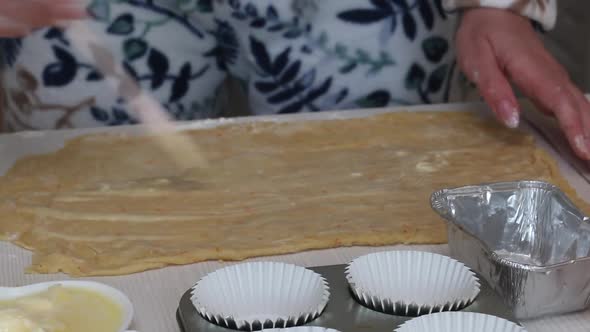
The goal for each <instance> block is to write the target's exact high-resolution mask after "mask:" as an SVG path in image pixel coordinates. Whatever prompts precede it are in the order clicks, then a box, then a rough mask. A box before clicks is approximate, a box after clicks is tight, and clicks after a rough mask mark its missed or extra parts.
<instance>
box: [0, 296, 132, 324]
mask: <svg viewBox="0 0 590 332" xmlns="http://www.w3.org/2000/svg"><path fill="white" fill-rule="evenodd" d="M122 323H123V310H122V308H121V307H120V306H119V305H118V304H117V303H115V302H113V301H111V300H110V299H109V298H107V297H105V296H103V295H101V294H99V293H96V292H93V291H89V290H85V289H81V288H74V287H67V288H66V287H61V286H55V287H52V288H50V289H49V290H47V291H45V292H42V293H39V294H35V295H31V296H26V297H22V298H18V299H15V300H10V301H0V332H81V331H84V332H117V331H118V330H119V329H120V328H121V324H122Z"/></svg>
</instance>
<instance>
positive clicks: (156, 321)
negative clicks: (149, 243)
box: [0, 104, 590, 332]
mask: <svg viewBox="0 0 590 332" xmlns="http://www.w3.org/2000/svg"><path fill="white" fill-rule="evenodd" d="M475 109H477V110H482V111H483V110H485V108H484V107H483V105H480V104H451V105H440V106H416V107H404V108H390V109H380V110H359V111H342V112H322V113H307V114H295V115H287V116H280V117H274V116H265V117H249V118H240V119H232V120H206V121H200V122H194V123H189V124H183V125H180V126H179V129H195V128H207V127H214V126H217V125H220V124H224V123H236V122H252V121H261V120H272V121H298V120H323V119H338V118H351V117H363V116H369V115H373V114H377V113H383V112H395V111H448V110H453V111H457V110H475ZM525 126H526V125H525ZM529 130H533V129H531V128H529ZM97 132H114V133H117V132H126V133H138V132H140V130H139V128H138V127H117V128H98V129H91V130H84V129H82V130H80V129H78V130H69V131H49V132H23V133H18V134H9V135H0V156H2V158H0V174H3V173H4V172H5V171H6V170H7V169H8V168H10V167H11V166H12V164H13V163H14V162H15V161H16V160H17V159H19V158H21V157H23V156H26V155H30V154H38V153H47V152H51V151H55V150H57V149H59V148H60V147H62V146H63V144H64V142H65V141H66V140H67V139H69V138H72V137H75V136H79V135H83V134H88V133H97ZM537 136H538V135H537ZM552 137H558V136H557V135H554V136H552ZM553 141H555V139H553ZM540 144H541V146H542V147H544V148H546V149H548V150H549V152H550V153H551V154H552V155H553V156H556V157H557V154H556V153H555V151H554V150H552V148H551V145H550V144H548V143H546V142H545V141H541V142H540ZM559 160H560V168H561V169H562V172H563V174H564V176H565V177H566V179H567V180H568V181H570V183H571V184H572V185H573V187H574V188H575V189H576V190H577V191H578V194H579V195H580V196H581V197H584V198H586V200H587V201H589V202H590V184H589V182H588V181H586V179H585V178H584V177H583V176H582V175H581V174H580V171H579V169H581V168H580V166H579V165H577V167H578V170H576V168H574V167H572V165H571V164H569V163H568V162H566V160H573V159H571V158H570V157H569V156H565V157H564V158H559ZM589 178H590V177H589ZM424 204H425V207H426V206H428V202H424ZM391 249H411V250H425V251H430V252H436V253H441V254H448V249H447V246H446V245H442V246H392V247H379V248H366V247H355V248H339V249H329V250H321V251H310V252H304V253H300V254H293V255H283V256H274V257H266V258H259V259H253V260H258V261H260V260H268V261H280V262H287V263H292V264H297V265H301V266H322V265H334V264H345V263H348V262H350V261H351V260H352V259H354V258H356V257H358V256H361V255H364V254H368V253H370V252H376V251H384V250H391ZM30 262H31V253H30V252H28V251H25V250H23V249H20V248H17V247H15V246H13V245H12V244H9V243H6V242H0V284H1V285H2V286H21V285H25V284H30V283H34V282H41V281H48V280H64V279H69V278H67V277H65V276H63V275H25V274H24V273H23V271H24V269H25V268H26V267H27V266H28V265H29V264H30ZM222 266H223V264H222V263H219V262H204V263H198V264H193V265H187V266H178V267H169V268H164V269H160V270H154V271H148V272H144V273H138V274H134V275H128V276H121V277H105V278H85V279H84V280H95V281H99V282H104V283H106V284H109V285H111V286H114V287H117V288H118V289H120V290H122V291H123V292H125V293H126V294H127V295H128V296H129V297H130V298H131V301H132V302H133V304H134V306H135V310H136V316H135V319H134V323H133V328H134V329H136V330H138V331H141V332H167V331H179V329H178V325H177V323H176V318H175V312H176V309H177V307H178V303H179V300H180V298H181V296H182V294H183V293H184V292H185V291H186V290H187V289H189V288H190V287H192V286H193V285H194V284H195V283H196V282H197V280H198V279H199V278H201V277H202V276H204V275H205V274H207V273H209V272H212V271H214V270H216V269H218V268H220V267H222ZM524 324H525V326H526V328H527V330H528V331H529V332H545V331H547V332H549V331H551V332H553V331H571V332H578V331H579V332H582V331H584V332H586V331H590V311H585V312H582V313H578V314H574V315H568V316H562V317H554V318H546V319H542V320H536V321H531V322H525V323H524Z"/></svg>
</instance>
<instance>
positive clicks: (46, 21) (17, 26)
mask: <svg viewBox="0 0 590 332" xmlns="http://www.w3.org/2000/svg"><path fill="white" fill-rule="evenodd" d="M85 16H86V7H85V4H84V2H83V1H80V0H0V37H21V36H24V35H26V34H28V33H29V32H31V30H33V29H35V28H40V27H46V26H52V25H57V24H60V23H62V22H64V21H68V20H76V19H81V18H84V17H85Z"/></svg>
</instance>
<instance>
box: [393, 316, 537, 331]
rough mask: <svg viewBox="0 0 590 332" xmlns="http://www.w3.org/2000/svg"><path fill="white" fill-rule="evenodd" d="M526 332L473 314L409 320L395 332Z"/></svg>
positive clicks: (500, 321) (519, 327) (491, 318)
mask: <svg viewBox="0 0 590 332" xmlns="http://www.w3.org/2000/svg"><path fill="white" fill-rule="evenodd" d="M474 331H477V332H526V330H525V329H524V328H523V327H521V326H518V325H516V324H514V323H513V322H510V321H507V320H505V319H501V318H498V317H495V316H490V315H485V314H479V313H474V312H442V313H435V314H432V315H426V316H422V317H418V318H414V319H411V320H409V321H407V322H405V323H403V324H402V325H401V326H400V327H399V328H398V329H396V330H395V332H474Z"/></svg>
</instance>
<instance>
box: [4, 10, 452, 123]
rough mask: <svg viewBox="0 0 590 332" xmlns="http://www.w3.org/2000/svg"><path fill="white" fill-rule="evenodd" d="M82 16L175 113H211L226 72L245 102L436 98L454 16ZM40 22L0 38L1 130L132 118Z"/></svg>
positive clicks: (442, 92) (444, 89)
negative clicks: (25, 33)
mask: <svg viewBox="0 0 590 332" xmlns="http://www.w3.org/2000/svg"><path fill="white" fill-rule="evenodd" d="M88 11H89V13H90V15H91V21H90V22H89V23H90V26H91V28H92V29H93V31H94V32H96V33H97V34H99V35H100V36H101V37H102V38H103V40H104V41H105V42H106V45H107V47H108V48H109V50H110V52H111V53H112V55H113V57H114V61H116V62H118V63H119V65H120V66H121V68H123V69H124V70H125V71H126V72H127V73H128V74H129V75H130V76H131V77H132V78H133V79H134V80H136V81H137V82H138V84H139V85H140V86H141V88H143V89H146V90H147V91H149V92H150V93H152V95H153V96H154V97H155V98H156V99H157V100H159V101H160V102H161V103H162V105H163V106H164V107H165V108H166V109H167V111H168V112H169V113H170V115H171V116H172V117H173V118H175V119H177V120H181V121H182V120H194V119H202V118H214V117H218V116H220V113H219V112H218V110H217V107H216V105H215V102H214V101H215V97H216V94H217V91H218V89H219V87H220V85H221V83H222V82H223V81H224V80H225V79H226V78H227V77H228V75H229V76H231V77H233V78H236V79H237V80H239V81H240V82H243V87H244V90H245V93H246V94H247V96H248V101H249V108H250V109H251V111H252V113H253V114H280V113H295V112H318V111H323V110H333V109H341V110H346V109H353V108H361V107H362V108H367V107H383V106H388V105H402V104H403V105H409V104H421V103H435V102H444V101H446V100H447V99H448V96H449V91H450V90H451V88H452V84H451V79H450V77H451V75H452V73H453V71H454V68H455V66H454V54H453V52H452V47H451V44H452V37H453V33H454V30H455V27H456V23H457V18H456V17H455V15H453V14H449V13H447V12H445V11H444V10H443V7H442V3H441V0H363V1H359V0H281V1H273V0H219V1H213V0H183V1H177V0H152V1H148V0H92V1H90V4H89V6H88ZM68 35H69V31H68V30H67V29H66V30H62V29H58V28H46V29H39V30H36V31H34V32H33V33H32V34H30V35H29V36H27V37H25V38H22V39H0V48H1V50H2V57H1V58H0V61H1V64H2V69H3V70H2V78H1V79H2V84H3V88H4V90H5V92H4V94H5V97H6V98H4V100H3V102H4V113H5V115H4V123H3V127H4V128H3V129H4V130H23V129H47V128H70V127H94V126H105V125H106V126H114V125H123V124H134V123H137V118H136V116H135V115H134V114H132V113H131V112H130V110H129V109H128V106H127V101H126V100H125V99H124V98H122V97H121V96H119V94H118V92H117V90H116V89H113V87H112V86H111V85H109V84H108V82H106V79H105V78H104V77H103V75H102V73H100V71H98V70H97V68H96V67H95V66H94V65H93V64H92V63H88V62H87V61H86V60H85V59H84V58H83V57H82V56H81V54H80V53H79V52H78V51H77V50H76V49H74V48H72V46H71V45H70V43H69V40H68V38H69V37H68Z"/></svg>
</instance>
